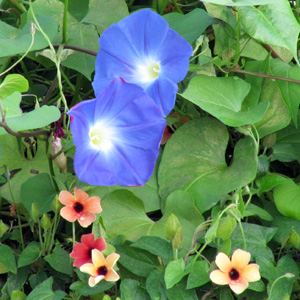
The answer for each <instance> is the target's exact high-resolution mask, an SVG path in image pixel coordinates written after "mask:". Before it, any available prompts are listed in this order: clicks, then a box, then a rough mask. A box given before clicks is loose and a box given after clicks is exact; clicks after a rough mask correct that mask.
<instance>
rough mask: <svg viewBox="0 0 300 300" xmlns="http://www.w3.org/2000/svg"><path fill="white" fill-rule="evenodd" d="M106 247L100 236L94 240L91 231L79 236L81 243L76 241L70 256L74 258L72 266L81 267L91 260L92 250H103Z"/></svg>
mask: <svg viewBox="0 0 300 300" xmlns="http://www.w3.org/2000/svg"><path fill="white" fill-rule="evenodd" d="M105 248H106V244H105V241H104V239H103V238H102V237H99V238H98V239H96V240H95V236H94V234H93V233H89V234H84V235H82V236H81V243H76V244H75V245H74V247H73V251H72V252H71V253H70V257H72V258H75V261H74V263H73V266H74V267H81V266H82V265H84V264H87V263H91V262H92V250H93V249H98V250H99V251H103V250H105Z"/></svg>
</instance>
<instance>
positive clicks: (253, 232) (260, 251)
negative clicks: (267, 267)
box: [231, 223, 277, 262]
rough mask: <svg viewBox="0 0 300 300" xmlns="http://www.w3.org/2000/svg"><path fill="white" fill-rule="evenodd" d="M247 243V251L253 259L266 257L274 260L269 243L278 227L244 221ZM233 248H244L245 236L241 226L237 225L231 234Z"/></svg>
mask: <svg viewBox="0 0 300 300" xmlns="http://www.w3.org/2000/svg"><path fill="white" fill-rule="evenodd" d="M242 227H243V230H244V234H245V240H246V245H247V251H248V252H250V253H251V259H254V260H257V258H259V257H264V258H266V259H268V260H269V261H270V262H273V261H274V257H273V252H272V250H271V249H270V248H269V247H267V243H268V242H269V241H270V240H271V239H272V237H273V236H274V235H275V233H276V231H277V228H272V227H264V226H260V225H256V224H250V223H242ZM231 241H232V249H233V250H234V249H238V248H240V249H243V244H244V241H243V236H242V234H241V230H240V227H236V228H235V230H234V231H233V233H232V235H231Z"/></svg>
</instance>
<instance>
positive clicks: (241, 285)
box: [210, 249, 260, 294]
mask: <svg viewBox="0 0 300 300" xmlns="http://www.w3.org/2000/svg"><path fill="white" fill-rule="evenodd" d="M250 257H251V255H250V253H249V252H246V251H244V250H241V249H237V250H235V251H234V252H233V254H232V258H231V260H230V259H229V257H228V256H227V255H226V254H225V253H222V252H220V253H219V254H218V255H217V256H216V265H217V266H218V267H219V270H215V271H212V272H211V273H210V279H211V280H212V281H213V282H214V283H216V284H220V285H225V284H229V287H230V288H231V289H232V290H233V291H234V292H235V293H236V294H240V293H242V292H243V291H244V290H245V289H246V288H247V287H248V285H249V283H248V282H253V281H257V280H259V279H260V274H259V265H257V264H249V261H250Z"/></svg>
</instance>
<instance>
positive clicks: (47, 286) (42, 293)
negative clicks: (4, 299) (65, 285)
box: [26, 277, 66, 300]
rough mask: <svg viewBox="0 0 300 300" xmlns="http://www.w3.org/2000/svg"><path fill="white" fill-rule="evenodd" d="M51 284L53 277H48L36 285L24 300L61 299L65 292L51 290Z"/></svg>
mask: <svg viewBox="0 0 300 300" xmlns="http://www.w3.org/2000/svg"><path fill="white" fill-rule="evenodd" d="M52 284H53V278H52V277H50V278H48V279H47V280H45V281H44V282H42V283H40V284H39V285H38V286H36V287H35V288H34V290H33V291H32V292H31V293H30V294H29V295H28V297H27V298H26V300H37V299H39V300H62V299H63V298H64V297H65V295H66V293H65V292H63V291H60V290H56V291H53V289H52Z"/></svg>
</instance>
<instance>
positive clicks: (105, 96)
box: [68, 78, 166, 186]
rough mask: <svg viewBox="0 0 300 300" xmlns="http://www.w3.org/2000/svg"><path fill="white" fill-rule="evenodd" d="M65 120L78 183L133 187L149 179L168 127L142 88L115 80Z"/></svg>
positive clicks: (76, 107)
mask: <svg viewBox="0 0 300 300" xmlns="http://www.w3.org/2000/svg"><path fill="white" fill-rule="evenodd" d="M68 114H69V115H70V116H71V130H72V133H73V139H74V144H75V146H76V153H75V157H74V165H75V172H76V174H77V176H78V178H79V179H80V180H81V181H84V182H87V183H89V184H91V185H116V184H119V185H124V186H136V185H143V184H144V183H145V182H146V181H147V180H148V179H149V178H150V176H151V174H152V172H153V169H154V165H155V161H156V158H157V156H158V150H159V143H160V141H161V138H162V134H163V131H164V128H165V124H166V121H165V120H164V119H163V118H162V114H161V112H160V110H159V108H158V106H157V105H156V104H155V103H154V101H153V100H152V99H151V98H149V97H148V96H147V95H146V94H145V93H144V92H143V90H142V89H141V88H140V87H138V86H136V85H134V84H130V83H126V82H124V81H123V80H121V79H118V78H116V79H115V80H113V81H112V82H111V84H110V85H109V86H108V87H107V88H106V89H105V90H104V91H103V92H102V93H100V94H99V95H98V96H97V98H96V99H95V100H90V101H84V102H81V103H80V104H79V105H77V106H75V107H73V109H72V110H71V111H69V113H68Z"/></svg>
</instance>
